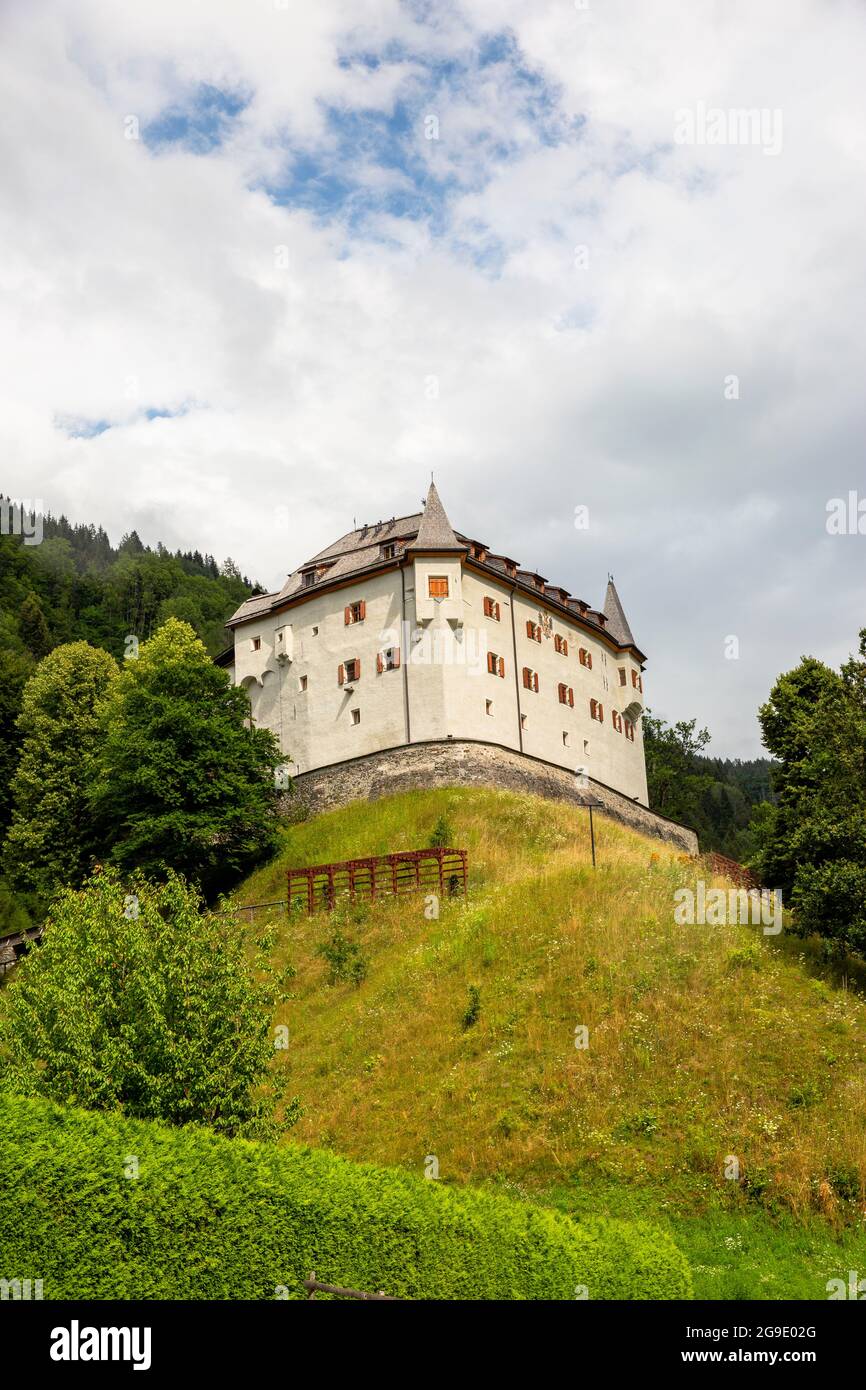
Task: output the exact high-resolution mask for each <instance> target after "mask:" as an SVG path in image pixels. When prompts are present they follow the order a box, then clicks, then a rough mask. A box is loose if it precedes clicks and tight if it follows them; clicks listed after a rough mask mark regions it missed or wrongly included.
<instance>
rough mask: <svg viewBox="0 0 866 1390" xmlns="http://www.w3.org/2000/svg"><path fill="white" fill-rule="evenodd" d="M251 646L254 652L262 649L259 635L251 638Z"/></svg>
mask: <svg viewBox="0 0 866 1390" xmlns="http://www.w3.org/2000/svg"><path fill="white" fill-rule="evenodd" d="M252 647H253V651H254V652H259V651H261V649H262V639H261V637H254V638H253V642H252Z"/></svg>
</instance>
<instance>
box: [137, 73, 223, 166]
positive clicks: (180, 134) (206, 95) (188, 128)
mask: <svg viewBox="0 0 866 1390" xmlns="http://www.w3.org/2000/svg"><path fill="white" fill-rule="evenodd" d="M249 103H250V94H249V93H248V92H236V91H226V90H223V89H222V88H220V87H212V86H211V85H210V84H209V83H207V82H202V83H200V85H199V86H198V87H196V88H195V90H194V91H193V92H192V93H191V94H190V98H189V101H187V102H183V103H180V102H178V103H174V104H173V105H171V106H167V107H166V108H165V110H164V111H161V112H160V114H159V115H158V116H157V117H155V119H154V120H152V121H150V122H148V124H147V125H146V126H144V127H143V129H142V132H141V134H142V139H143V140H144V143H145V144H146V145H147V146H148V148H149V149H152V150H162V149H165V148H166V146H169V145H181V146H182V147H183V148H184V149H185V150H188V151H190V152H191V153H193V154H210V152H211V151H212V150H214V149H216V148H217V147H218V146H219V145H221V144H222V143H223V141H224V140H225V138H226V136H227V135H228V133H229V131H230V130H231V127H232V123H233V122H234V121H235V120H236V119H237V117H238V116H239V115H240V114H241V112H242V111H243V110H244V109H245V108H246V107H247V106H248V105H249Z"/></svg>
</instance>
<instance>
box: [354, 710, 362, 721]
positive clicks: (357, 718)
mask: <svg viewBox="0 0 866 1390" xmlns="http://www.w3.org/2000/svg"><path fill="white" fill-rule="evenodd" d="M360 722H361V711H360V710H359V709H353V710H352V723H353V724H360Z"/></svg>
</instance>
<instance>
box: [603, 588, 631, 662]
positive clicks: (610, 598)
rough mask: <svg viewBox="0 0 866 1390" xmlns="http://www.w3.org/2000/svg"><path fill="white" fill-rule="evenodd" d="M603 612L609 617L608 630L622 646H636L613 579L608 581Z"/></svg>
mask: <svg viewBox="0 0 866 1390" xmlns="http://www.w3.org/2000/svg"><path fill="white" fill-rule="evenodd" d="M602 612H603V613H604V616H605V617H606V618H607V630H608V632H609V633H610V635H611V637H613V638H614V640H615V641H616V642H619V644H620V646H623V647H633V646H635V640H634V638H633V637H632V635H631V628H630V627H629V625H628V619H627V618H626V616H625V613H624V612H623V608H622V604H621V603H620V601H619V594H618V593H617V591H616V586H615V584H614V582H613V579H609V580H608V581H607V593H606V594H605V596H604V608H603V609H602Z"/></svg>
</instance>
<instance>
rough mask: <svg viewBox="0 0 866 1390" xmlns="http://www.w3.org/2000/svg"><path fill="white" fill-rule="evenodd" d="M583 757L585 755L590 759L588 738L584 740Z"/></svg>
mask: <svg viewBox="0 0 866 1390" xmlns="http://www.w3.org/2000/svg"><path fill="white" fill-rule="evenodd" d="M583 755H584V757H585V758H588V757H589V739H588V738H585V739H584V740H583Z"/></svg>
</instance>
